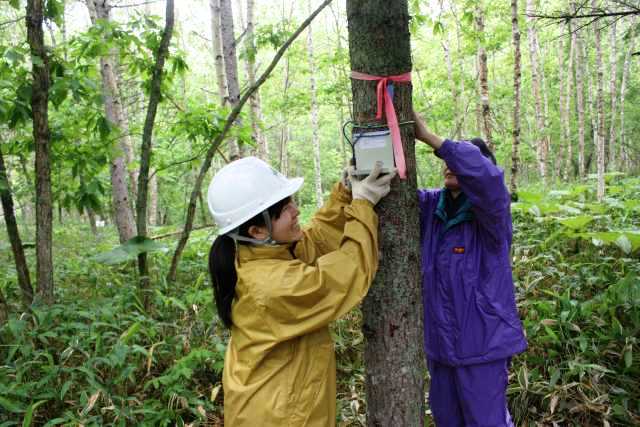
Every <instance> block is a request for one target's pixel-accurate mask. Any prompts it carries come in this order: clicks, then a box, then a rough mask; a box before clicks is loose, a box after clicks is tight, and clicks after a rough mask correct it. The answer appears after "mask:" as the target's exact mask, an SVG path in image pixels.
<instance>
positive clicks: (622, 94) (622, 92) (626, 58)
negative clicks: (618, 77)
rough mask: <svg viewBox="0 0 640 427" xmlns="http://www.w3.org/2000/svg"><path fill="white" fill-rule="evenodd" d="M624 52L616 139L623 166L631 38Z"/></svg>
mask: <svg viewBox="0 0 640 427" xmlns="http://www.w3.org/2000/svg"><path fill="white" fill-rule="evenodd" d="M636 22H637V20H636V19H635V18H634V19H633V20H632V21H631V26H632V28H633V27H634V26H635V25H636ZM627 44H628V45H627V46H626V52H625V55H624V65H623V68H622V83H621V84H620V138H619V139H618V142H619V143H618V155H617V159H619V161H620V164H621V165H622V164H624V163H625V160H627V157H628V156H626V150H627V146H626V134H625V131H624V104H625V102H624V100H625V96H626V94H627V82H628V81H629V72H630V70H631V54H632V53H633V50H634V47H635V43H634V39H633V38H629V39H627Z"/></svg>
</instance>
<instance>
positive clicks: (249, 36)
mask: <svg viewBox="0 0 640 427" xmlns="http://www.w3.org/2000/svg"><path fill="white" fill-rule="evenodd" d="M254 20H255V0H247V23H246V27H245V28H246V31H245V35H244V40H245V44H244V45H245V55H244V58H245V61H244V65H245V72H246V73H247V82H248V84H249V86H253V85H255V83H256V54H257V51H256V44H255V34H254V32H255V23H254ZM243 26H244V25H243ZM249 107H250V108H249V118H250V120H251V138H252V139H253V141H254V143H255V144H256V145H257V146H258V150H257V155H258V157H259V158H261V159H262V160H265V161H266V160H267V159H268V158H269V145H268V144H267V140H266V138H265V135H264V133H263V132H262V129H261V128H260V124H261V123H262V111H261V108H260V92H259V91H257V90H256V91H255V92H254V94H253V95H251V97H250V98H249Z"/></svg>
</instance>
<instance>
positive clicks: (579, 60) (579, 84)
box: [574, 3, 585, 179]
mask: <svg viewBox="0 0 640 427" xmlns="http://www.w3.org/2000/svg"><path fill="white" fill-rule="evenodd" d="M574 10H575V3H574ZM575 37H576V40H575V46H576V54H575V56H574V58H575V62H576V109H577V111H578V174H579V176H580V179H584V176H585V159H584V83H583V81H582V79H583V75H584V70H583V69H584V58H583V56H582V52H583V49H582V35H579V34H575Z"/></svg>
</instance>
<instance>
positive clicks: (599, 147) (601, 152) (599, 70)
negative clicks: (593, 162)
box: [591, 0, 605, 201]
mask: <svg viewBox="0 0 640 427" xmlns="http://www.w3.org/2000/svg"><path fill="white" fill-rule="evenodd" d="M591 6H592V8H593V9H597V8H598V0H592V1H591ZM592 25H593V33H594V35H595V40H596V41H595V45H596V85H597V95H596V99H597V101H596V102H597V115H598V137H597V138H596V144H595V145H596V159H597V171H598V190H597V197H598V201H602V199H604V193H605V185H604V172H605V145H604V89H603V86H604V72H603V65H602V41H601V29H600V25H599V22H598V21H595V22H594V23H593V24H592Z"/></svg>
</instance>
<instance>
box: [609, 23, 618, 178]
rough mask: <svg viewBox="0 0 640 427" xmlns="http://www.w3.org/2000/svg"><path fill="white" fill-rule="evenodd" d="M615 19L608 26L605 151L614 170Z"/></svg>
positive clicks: (616, 41) (616, 69) (616, 62)
mask: <svg viewBox="0 0 640 427" xmlns="http://www.w3.org/2000/svg"><path fill="white" fill-rule="evenodd" d="M616 22H617V21H615V20H614V21H613V22H612V23H611V26H610V27H609V36H610V38H609V73H610V74H609V99H610V101H611V110H610V111H609V144H608V149H609V151H608V152H607V157H608V158H609V161H608V168H609V170H616V168H617V164H616V149H617V144H616V137H617V135H616V121H617V115H618V113H617V111H616V110H617V108H618V94H617V93H616V92H617V83H618V40H617V31H616V27H617V24H616Z"/></svg>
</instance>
